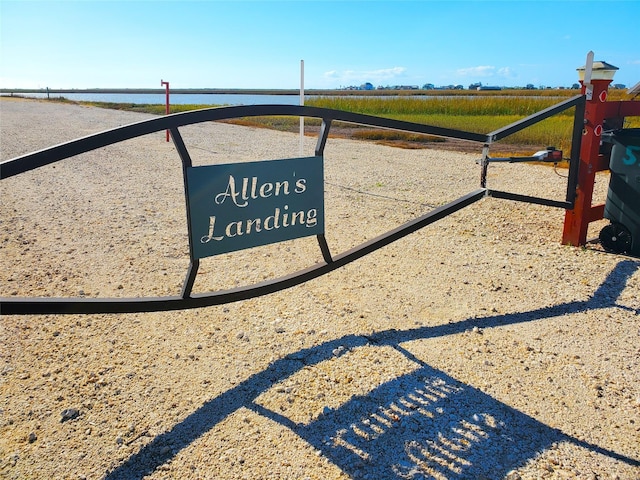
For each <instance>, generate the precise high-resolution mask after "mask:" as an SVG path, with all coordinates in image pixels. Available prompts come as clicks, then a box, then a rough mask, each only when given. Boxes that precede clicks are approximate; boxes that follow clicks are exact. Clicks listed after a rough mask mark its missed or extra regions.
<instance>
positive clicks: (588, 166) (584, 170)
mask: <svg viewBox="0 0 640 480" xmlns="http://www.w3.org/2000/svg"><path fill="white" fill-rule="evenodd" d="M581 83H582V94H585V93H586V89H587V88H589V86H588V85H586V84H585V82H582V81H581ZM610 83H611V80H593V79H592V80H591V85H590V87H591V88H592V89H593V92H592V95H591V99H587V102H586V105H585V114H584V121H585V125H584V130H583V132H582V142H581V147H580V169H579V171H578V185H577V190H576V200H575V204H574V207H573V210H567V212H566V214H565V217H564V229H563V232H562V243H563V244H565V245H574V246H577V245H584V244H585V243H586V242H587V229H588V227H589V223H591V222H593V221H594V220H599V219H601V218H602V217H603V215H604V204H602V205H592V204H591V201H592V199H593V185H594V183H595V178H596V173H597V172H599V171H602V170H607V169H608V168H609V157H608V156H606V157H605V156H604V155H602V154H601V153H600V141H601V135H602V130H603V126H602V125H603V123H604V120H605V113H606V105H605V102H606V100H607V91H608V88H609V84H610ZM587 98H588V97H587Z"/></svg>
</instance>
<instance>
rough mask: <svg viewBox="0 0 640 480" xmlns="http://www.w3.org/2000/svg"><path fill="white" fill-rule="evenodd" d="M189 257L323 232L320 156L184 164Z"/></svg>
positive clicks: (322, 189)
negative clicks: (200, 164) (188, 224)
mask: <svg viewBox="0 0 640 480" xmlns="http://www.w3.org/2000/svg"><path fill="white" fill-rule="evenodd" d="M187 187H188V188H187V190H188V196H189V213H190V218H191V224H190V229H191V239H190V240H191V245H192V247H193V256H194V258H204V257H210V256H212V255H218V254H221V253H227V252H233V251H236V250H242V249H245V248H251V247H257V246H259V245H267V244H270V243H275V242H281V241H283V240H291V239H293V238H300V237H306V236H309V235H319V234H322V233H324V174H323V158H322V157H306V158H289V159H284V160H272V161H261V162H247V163H232V164H224V165H207V166H202V167H190V168H188V169H187Z"/></svg>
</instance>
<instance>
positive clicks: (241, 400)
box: [105, 260, 640, 480]
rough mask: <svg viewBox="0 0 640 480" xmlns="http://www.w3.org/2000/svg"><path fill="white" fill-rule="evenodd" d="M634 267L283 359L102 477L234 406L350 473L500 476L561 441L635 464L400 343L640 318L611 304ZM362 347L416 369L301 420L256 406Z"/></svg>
mask: <svg viewBox="0 0 640 480" xmlns="http://www.w3.org/2000/svg"><path fill="white" fill-rule="evenodd" d="M639 268H640V262H636V261H632V260H622V261H620V262H619V263H618V264H617V265H616V267H615V268H614V269H613V270H612V271H611V272H610V273H609V275H608V276H607V278H606V279H605V281H604V282H603V283H602V284H601V285H600V286H599V287H598V288H597V289H596V290H595V291H594V294H593V296H592V297H591V298H590V299H588V300H586V301H576V302H569V303H565V304H560V305H554V306H551V307H545V308H541V309H537V310H532V311H527V312H519V313H513V314H506V315H495V316H489V317H483V318H469V319H467V320H464V321H461V322H457V323H454V324H444V325H440V326H436V327H421V328H416V329H411V330H404V331H397V330H386V331H382V332H378V333H375V334H372V335H370V336H366V337H365V336H360V335H347V336H344V337H341V338H338V339H334V340H332V341H329V342H325V343H322V344H320V345H317V346H315V347H311V348H308V349H304V350H300V351H298V352H295V353H293V354H290V355H287V356H286V357H283V358H281V359H279V360H276V361H275V362H273V363H272V364H271V365H270V366H269V368H267V369H265V370H263V371H262V372H259V373H257V374H255V375H252V376H251V377H249V378H247V379H246V380H245V381H244V382H242V383H240V384H238V385H237V386H236V387H234V388H232V389H230V390H227V391H226V392H224V393H222V394H221V395H219V396H217V397H216V398H213V399H211V400H210V401H208V402H207V403H205V404H204V405H203V406H202V407H200V408H199V409H197V410H196V411H194V412H193V413H192V414H191V415H189V416H188V417H187V418H185V419H184V420H183V421H182V422H180V423H178V424H177V425H175V427H174V428H173V429H172V430H170V431H168V432H165V433H163V434H161V435H158V436H157V437H155V438H154V439H153V440H152V441H151V442H150V443H149V444H147V445H146V446H144V447H142V449H141V450H140V451H138V452H137V453H136V454H134V455H132V456H131V457H130V458H129V459H128V460H126V461H125V462H124V463H123V464H121V465H120V466H118V467H117V468H115V469H114V470H113V471H111V472H109V473H107V475H106V476H105V478H106V479H107V480H115V479H142V478H143V477H145V476H146V475H149V474H151V473H153V472H154V471H155V470H156V469H158V468H159V467H160V466H161V465H163V464H165V463H167V462H169V461H171V459H172V458H174V457H175V456H176V455H177V454H178V452H180V451H181V450H183V449H185V448H187V447H188V446H189V445H190V444H191V443H193V442H194V441H196V440H197V439H198V438H200V437H202V436H203V435H205V434H206V433H207V432H209V431H210V430H212V429H213V428H214V427H215V426H216V425H218V424H220V423H221V422H222V421H223V420H224V419H225V418H227V417H228V416H229V415H231V414H233V413H234V412H236V411H238V410H239V409H241V408H247V409H249V410H252V411H254V412H256V413H257V414H259V415H262V416H264V417H266V418H268V419H270V420H272V421H275V422H277V423H278V424H280V425H282V426H284V427H286V428H288V429H290V430H291V431H292V432H294V433H295V434H297V435H299V436H300V437H301V438H302V439H304V440H305V441H306V442H308V443H309V444H310V445H312V446H313V447H314V448H315V449H317V450H318V451H320V452H321V453H322V455H324V456H325V457H326V458H328V459H329V460H330V461H331V462H332V463H334V464H335V465H336V466H337V467H338V468H340V469H341V470H342V471H343V472H345V473H346V474H348V475H350V476H352V477H354V478H375V479H401V478H412V479H420V478H436V479H467V478H468V479H478V478H500V477H504V476H505V475H506V474H507V473H508V472H509V471H510V470H513V469H515V468H518V467H520V466H522V465H524V464H525V463H526V462H527V461H529V460H532V459H534V458H535V457H536V456H537V455H538V454H540V453H542V452H544V451H545V450H546V449H548V448H550V447H551V446H553V445H555V444H558V443H561V442H567V443H571V444H573V445H576V446H577V447H580V448H584V449H586V450H589V451H591V452H594V453H597V454H600V455H604V456H606V457H609V458H611V459H613V460H615V461H617V462H621V463H623V464H626V465H629V466H632V467H639V468H640V459H638V458H632V457H629V456H627V455H624V454H622V453H618V452H615V451H612V450H609V449H606V448H603V447H601V446H599V445H595V444H592V443H588V442H585V441H583V440H580V439H578V438H575V437H574V436H571V435H569V434H567V433H565V432H562V431H560V430H558V429H555V428H552V427H550V426H548V425H546V424H544V423H542V422H540V421H538V420H536V419H535V418H533V417H531V416H529V415H527V414H525V413H523V412H520V411H518V410H516V409H514V408H512V407H510V406H509V405H506V404H504V403H503V402H500V401H499V400H496V399H495V398H493V397H491V396H490V395H487V394H485V393H483V392H482V391H481V390H479V389H477V388H475V387H472V386H470V385H467V384H465V383H463V382H460V381H458V380H456V379H455V378H453V377H452V376H450V375H448V374H447V373H445V372H443V371H441V370H438V369H436V368H433V367H432V366H430V365H428V364H427V363H425V362H423V361H422V360H420V359H419V358H417V357H416V356H415V355H413V354H412V353H411V352H410V351H409V350H408V349H407V348H406V347H405V345H404V344H407V343H410V342H412V341H418V340H423V339H428V338H439V337H444V336H447V335H454V334H457V333H462V332H465V331H467V330H469V329H471V328H473V327H479V328H483V329H488V328H497V327H502V326H507V325H515V324H519V323H525V322H530V321H535V320H543V319H551V318H553V317H556V316H560V315H566V314H573V313H579V312H585V311H589V310H598V309H603V308H612V307H613V308H620V309H624V310H628V311H629V312H630V313H633V314H635V315H640V310H636V309H631V308H629V307H627V306H625V305H622V304H619V303H618V302H617V300H618V298H619V296H620V295H621V293H622V292H623V291H624V289H625V286H626V283H627V281H628V280H629V278H630V277H631V276H632V275H634V274H635V272H636V271H637V270H638V269H639ZM366 346H371V347H374V348H381V347H387V348H389V347H390V348H393V349H395V351H396V352H398V353H399V354H400V355H402V356H403V357H404V358H406V359H407V360H408V361H409V362H412V363H413V364H414V365H415V370H412V371H411V372H410V373H407V374H403V375H400V376H398V377H396V378H394V379H393V380H391V381H388V382H386V383H383V384H382V385H379V386H378V387H376V388H374V389H372V390H371V391H370V392H368V393H367V394H366V395H361V396H354V397H352V398H350V399H349V400H348V401H347V402H345V403H344V404H342V405H340V406H339V407H338V408H336V409H326V410H325V411H324V412H323V413H322V414H321V415H320V416H318V417H317V418H316V419H314V420H313V421H311V422H309V423H306V424H305V423H302V422H296V421H294V420H292V419H290V418H288V417H287V416H285V415H283V414H281V413H278V412H276V411H275V410H273V409H269V408H266V407H265V406H263V405H262V404H261V403H260V399H259V397H260V396H261V395H262V394H263V393H265V392H267V391H269V390H270V389H272V388H273V387H274V386H275V385H276V384H278V383H279V382H282V381H283V380H286V379H288V378H289V377H291V376H293V375H295V374H296V373H298V372H299V371H300V370H301V369H303V368H305V367H310V366H318V365H319V364H321V363H322V362H325V361H328V360H332V359H335V357H336V355H339V356H345V355H348V354H349V352H351V351H354V350H356V349H358V348H361V347H366ZM336 352H338V353H336ZM167 446H170V448H166V447H167ZM381 452H383V454H380V453H381ZM487 458H489V459H490V461H488V460H487Z"/></svg>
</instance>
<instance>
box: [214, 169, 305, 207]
mask: <svg viewBox="0 0 640 480" xmlns="http://www.w3.org/2000/svg"><path fill="white" fill-rule="evenodd" d="M306 189H307V181H306V179H304V178H300V179H298V180H296V181H295V187H294V189H293V192H294V193H304V192H305V190H306ZM289 193H290V187H289V181H288V180H284V181H280V182H273V183H272V182H265V183H263V184H262V185H260V184H259V182H258V177H251V178H250V179H249V178H247V177H245V178H243V179H242V184H241V186H240V187H239V188H238V186H237V185H236V179H235V177H234V176H233V175H229V182H228V183H227V188H226V189H225V191H224V192H221V193H219V194H218V195H216V197H215V202H216V204H217V205H222V204H223V203H224V202H225V200H226V199H227V198H230V199H231V200H232V201H233V203H235V204H236V206H238V207H246V206H247V205H249V200H256V199H258V198H269V197H271V196H276V197H277V196H280V195H289Z"/></svg>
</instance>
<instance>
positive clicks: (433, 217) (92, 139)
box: [0, 95, 585, 315]
mask: <svg viewBox="0 0 640 480" xmlns="http://www.w3.org/2000/svg"><path fill="white" fill-rule="evenodd" d="M572 107H575V114H574V128H573V137H572V147H571V154H570V158H569V161H570V167H569V175H568V182H567V190H566V198H565V199H564V200H557V199H547V198H540V197H532V196H526V195H521V194H518V193H514V192H505V191H500V190H492V189H490V188H488V187H487V181H486V179H487V169H488V167H489V164H490V163H491V162H496V161H509V162H518V161H532V160H547V161H556V160H557V158H554V157H553V156H552V155H551V154H550V155H549V156H547V155H541V156H537V157H511V158H499V159H498V158H491V157H490V156H489V150H490V147H491V145H492V144H493V143H494V142H496V141H498V140H501V139H503V138H505V137H507V136H509V135H511V134H513V133H515V132H518V131H520V130H522V129H524V128H526V127H528V126H530V125H533V124H534V123H537V122H540V121H542V120H544V119H545V118H548V117H550V116H552V115H555V114H557V113H559V112H562V111H564V110H567V109H569V108H572ZM584 109H585V96H584V95H578V96H575V97H573V98H570V99H568V100H566V101H564V102H561V103H559V104H557V105H555V106H552V107H549V108H547V109H545V110H542V111H540V112H538V113H535V114H533V115H531V116H529V117H526V118H524V119H522V120H520V121H518V122H515V123H513V124H511V125H507V126H505V127H503V128H500V129H498V130H495V131H493V132H490V133H488V134H479V133H472V132H467V131H462V130H454V129H447V128H441V127H436V126H431V125H423V124H417V123H411V122H404V121H399V120H392V119H388V118H382V117H376V116H371V115H362V114H358V113H351V112H345V111H340V110H332V109H325V108H318V107H309V106H293V105H252V106H235V107H223V108H208V109H203V110H195V111H190V112H185V113H178V114H173V115H167V116H163V117H158V118H154V119H151V120H145V121H142V122H138V123H133V124H130V125H125V126H122V127H118V128H115V129H111V130H107V131H103V132H100V133H97V134H94V135H90V136H87V137H83V138H80V139H77V140H73V141H71V142H67V143H63V144H60V145H56V146H53V147H51V148H48V149H45V150H40V151H37V152H34V153H30V154H27V155H23V156H20V157H16V158H13V159H10V160H6V161H4V162H2V163H0V179H2V180H4V179H7V178H10V177H13V176H15V175H18V174H20V173H24V172H27V171H30V170H33V169H36V168H38V167H42V166H44V165H48V164H52V163H55V162H58V161H61V160H64V159H66V158H69V157H72V156H75V155H79V154H81V153H85V152H89V151H91V150H95V149H98V148H101V147H104V146H107V145H111V144H115V143H119V142H122V141H125V140H129V139H132V138H135V137H139V136H142V135H147V134H151V133H154V132H159V131H162V130H169V131H170V133H171V138H172V140H173V143H174V145H175V148H176V151H177V153H178V156H179V158H180V160H181V162H182V171H183V179H184V186H185V199H186V203H187V216H189V208H188V207H189V198H188V195H187V190H188V182H187V172H188V170H189V169H190V168H191V167H192V162H191V156H190V154H189V151H188V149H187V147H186V145H185V143H184V141H183V139H182V136H181V134H180V130H179V128H180V127H183V126H187V125H193V124H197V123H201V122H210V121H216V120H230V119H236V118H243V117H258V116H297V117H310V118H317V119H321V121H322V123H321V128H320V133H319V136H318V139H317V144H316V147H315V156H316V157H322V156H323V153H324V148H325V145H326V143H327V140H328V137H329V131H330V129H331V124H332V122H334V121H339V122H346V123H351V124H359V125H364V126H371V127H379V128H385V129H393V130H398V131H403V132H412V133H419V134H431V135H437V136H442V137H448V138H457V139H463V140H469V141H472V142H477V143H478V144H479V145H482V158H481V159H480V161H479V164H480V170H481V172H480V188H478V189H477V190H474V191H472V192H469V193H468V194H466V195H464V196H462V197H460V198H458V199H456V200H454V201H452V202H450V203H448V204H446V205H443V206H441V207H438V208H435V209H434V210H432V211H429V212H428V213H426V214H424V215H421V216H418V217H416V218H414V219H412V220H410V221H409V222H406V223H404V224H402V225H400V226H398V227H397V228H394V229H393V230H390V231H388V232H386V233H384V234H382V235H380V236H378V237H376V238H373V239H371V240H369V241H366V242H364V243H362V244H360V245H358V246H356V247H354V248H352V249H350V250H347V251H344V252H340V253H334V252H332V251H331V248H330V246H329V245H328V244H327V241H326V239H325V236H324V234H319V235H317V241H318V248H319V249H320V251H321V253H322V258H323V259H324V261H323V262H319V263H316V264H314V265H312V266H309V267H308V268H305V269H303V270H299V271H297V272H294V273H291V274H289V275H285V276H283V277H280V278H276V279H271V280H268V281H264V282H260V283H256V284H252V285H247V286H243V287H238V288H233V289H228V290H219V291H212V292H207V293H197V294H195V293H192V287H193V285H194V282H195V279H196V275H197V273H198V268H199V264H200V262H199V258H197V257H196V256H195V255H194V253H193V252H194V250H193V245H192V241H191V235H190V236H189V239H190V240H189V242H190V245H189V246H190V248H189V252H190V264H189V268H188V269H187V272H186V276H185V280H184V283H183V287H182V291H181V294H180V295H177V296H170V297H142V298H84V297H82V298H71V297H63V298H60V297H56V298H54V297H46V298H43V297H34V298H32V297H21V298H18V297H2V298H0V314H2V315H25V314H72V313H73V314H77V313H85V314H86V313H132V312H152V311H166V310H182V309H190V308H198V307H206V306H210V305H220V304H225V303H230V302H235V301H239V300H246V299H249V298H254V297H258V296H262V295H266V294H269V293H273V292H276V291H279V290H283V289H286V288H290V287H293V286H295V285H299V284H301V283H304V282H306V281H309V280H311V279H314V278H317V277H319V276H321V275H324V274H326V273H328V272H331V271H333V270H336V269H338V268H340V267H343V266H344V265H346V264H348V263H350V262H353V261H354V260H357V259H358V258H361V257H363V256H364V255H367V254H369V253H371V252H374V251H375V250H378V249H380V248H382V247H383V246H385V245H388V244H390V243H392V242H395V241H396V240H398V239H400V238H403V237H405V236H407V235H409V234H410V233H413V232H415V231H417V230H419V229H421V228H423V227H425V226H427V225H430V224H432V223H434V222H436V221H438V220H440V219H442V218H444V217H446V216H448V215H450V214H452V213H454V212H456V211H458V210H460V209H462V208H464V207H466V206H468V205H471V204H473V203H475V202H477V201H478V200H480V199H482V198H484V197H487V196H490V197H496V198H503V199H508V200H515V201H522V202H527V203H535V204H540V205H546V206H552V207H558V208H563V209H571V208H573V204H574V201H575V195H576V182H577V178H578V166H579V158H578V157H579V154H580V141H581V135H582V127H583V118H584ZM479 148H480V147H479ZM550 153H552V152H550ZM188 226H189V222H188ZM189 228H190V227H189Z"/></svg>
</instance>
